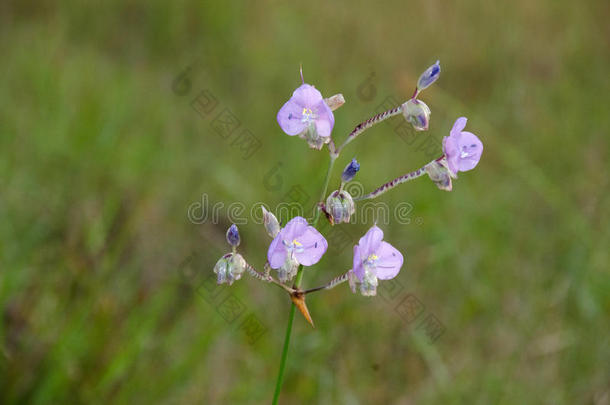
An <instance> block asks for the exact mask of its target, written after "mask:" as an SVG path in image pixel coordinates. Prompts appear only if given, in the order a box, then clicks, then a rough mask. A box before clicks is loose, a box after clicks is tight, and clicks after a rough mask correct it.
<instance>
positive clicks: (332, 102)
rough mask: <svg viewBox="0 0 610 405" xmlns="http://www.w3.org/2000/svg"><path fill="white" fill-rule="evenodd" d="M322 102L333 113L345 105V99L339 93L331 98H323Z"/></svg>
mask: <svg viewBox="0 0 610 405" xmlns="http://www.w3.org/2000/svg"><path fill="white" fill-rule="evenodd" d="M324 102H325V103H326V105H327V106H328V107H329V108H330V110H331V111H335V110H336V109H337V108H339V107H341V106H342V105H343V104H345V98H344V97H343V94H341V93H339V94H335V95H334V96H332V97H329V98H325V99H324Z"/></svg>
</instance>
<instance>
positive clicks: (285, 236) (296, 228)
mask: <svg viewBox="0 0 610 405" xmlns="http://www.w3.org/2000/svg"><path fill="white" fill-rule="evenodd" d="M308 226H309V224H308V223H307V220H306V219H305V218H303V217H294V218H292V219H291V220H290V221H288V223H287V224H286V226H285V227H284V228H283V229H282V230H281V231H280V236H281V237H282V240H285V241H287V242H292V241H293V240H294V239H297V238H298V237H299V236H301V235H302V234H304V233H305V231H306V230H307V227H308Z"/></svg>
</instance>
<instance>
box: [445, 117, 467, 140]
mask: <svg viewBox="0 0 610 405" xmlns="http://www.w3.org/2000/svg"><path fill="white" fill-rule="evenodd" d="M466 122H468V118H466V117H460V118H458V119H457V120H455V123H454V124H453V128H451V132H449V134H450V136H456V135H459V133H460V132H462V130H463V129H464V128H466Z"/></svg>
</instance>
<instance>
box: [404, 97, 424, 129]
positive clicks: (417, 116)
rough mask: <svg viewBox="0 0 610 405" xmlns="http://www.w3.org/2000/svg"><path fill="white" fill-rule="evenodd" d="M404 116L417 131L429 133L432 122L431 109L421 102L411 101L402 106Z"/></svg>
mask: <svg viewBox="0 0 610 405" xmlns="http://www.w3.org/2000/svg"><path fill="white" fill-rule="evenodd" d="M402 115H403V116H404V117H405V119H406V120H407V122H409V123H410V124H411V125H413V128H415V130H416V131H427V130H428V123H429V122H430V108H428V106H427V105H426V103H424V102H423V101H421V100H417V99H410V100H409V101H407V102H406V103H404V104H403V105H402Z"/></svg>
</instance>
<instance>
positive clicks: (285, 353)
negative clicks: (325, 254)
mask: <svg viewBox="0 0 610 405" xmlns="http://www.w3.org/2000/svg"><path fill="white" fill-rule="evenodd" d="M336 159H337V155H336V154H334V153H331V155H330V162H329V164H328V171H327V172H326V178H325V179H324V186H323V187H322V193H321V195H320V201H324V197H326V191H327V190H328V183H329V182H330V175H331V172H332V170H333V166H334V164H335V160H336ZM319 219H320V210H319V209H316V214H315V216H314V219H313V223H312V224H311V225H312V226H313V227H315V226H316V225H317V224H318V220H319ZM302 280H303V265H301V266H299V270H298V271H297V276H296V278H295V280H294V287H293V288H295V289H297V288H299V286H300V285H301V281H302ZM295 311H296V307H295V305H294V304H291V305H290V314H289V315H288V325H286V336H285V337H284V347H283V348H282V358H281V359H280V370H279V371H278V374H277V381H276V383H275V393H274V394H273V405H277V403H278V401H279V399H280V391H281V390H282V382H283V380H284V370H285V369H286V359H287V358H288V347H289V346H290V335H291V334H292V322H293V321H294V314H295Z"/></svg>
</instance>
